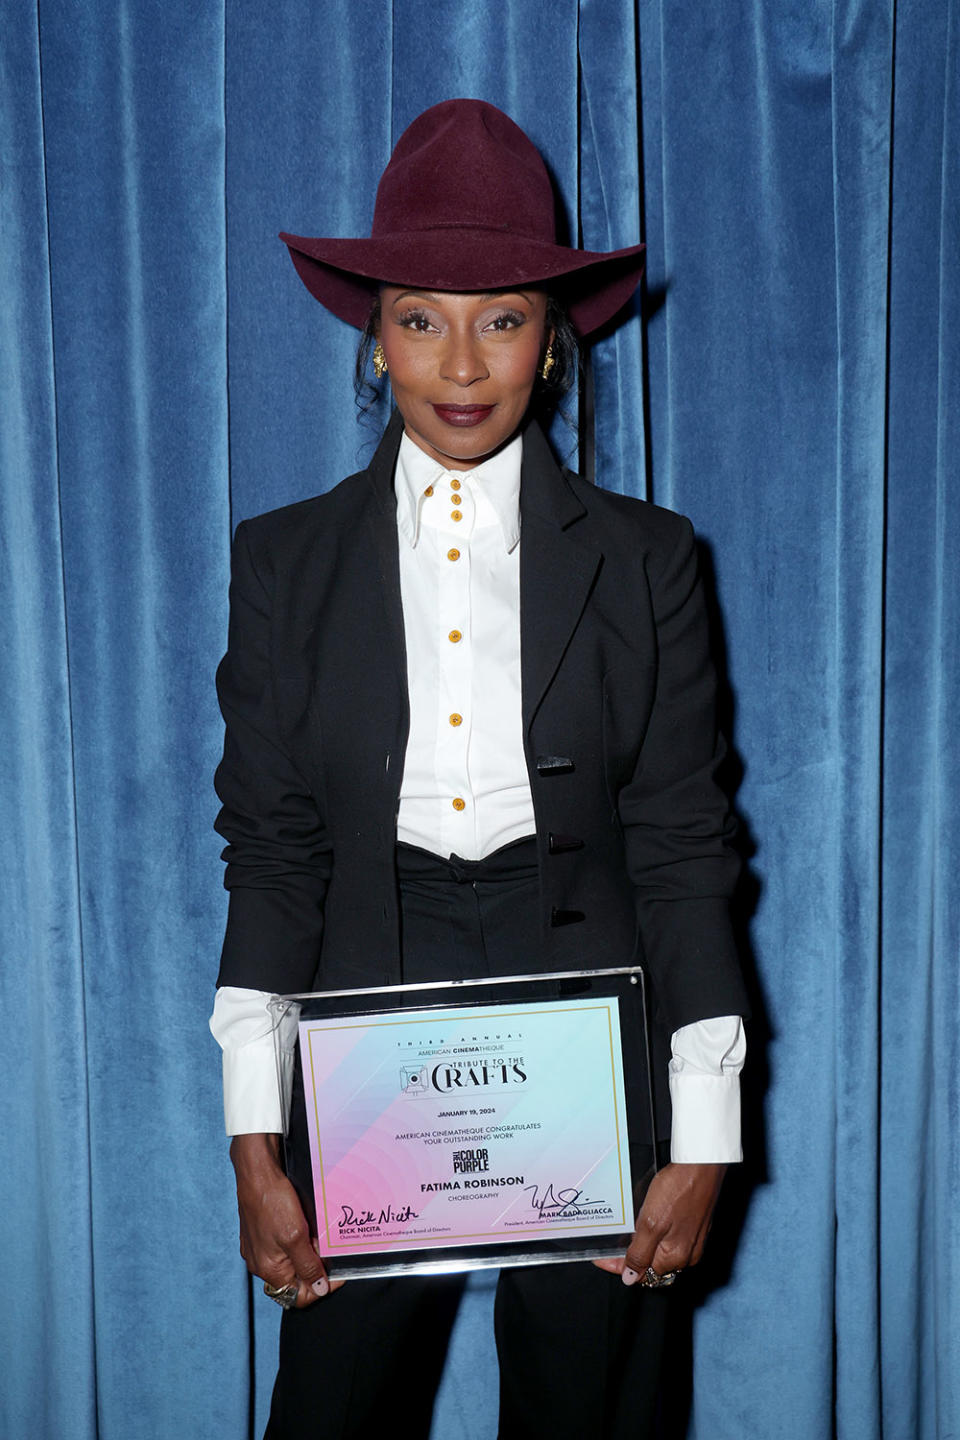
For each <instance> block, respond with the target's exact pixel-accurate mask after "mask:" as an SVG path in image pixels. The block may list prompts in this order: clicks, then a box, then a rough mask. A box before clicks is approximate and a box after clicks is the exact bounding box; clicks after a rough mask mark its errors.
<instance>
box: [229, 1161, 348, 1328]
mask: <svg viewBox="0 0 960 1440" xmlns="http://www.w3.org/2000/svg"><path fill="white" fill-rule="evenodd" d="M230 1159H231V1160H232V1161H233V1168H234V1170H235V1171H236V1176H237V1206H238V1208H239V1211H240V1254H241V1255H242V1256H243V1258H244V1260H245V1261H246V1262H247V1269H248V1270H249V1271H250V1272H251V1274H253V1275H259V1276H260V1278H261V1279H262V1280H266V1281H267V1282H268V1284H270V1285H274V1286H278V1287H279V1286H283V1285H292V1284H293V1283H294V1282H296V1283H297V1284H298V1285H299V1287H300V1291H299V1294H298V1295H297V1301H296V1304H297V1309H298V1310H301V1309H303V1308H304V1306H306V1305H312V1304H313V1303H314V1302H315V1301H316V1300H319V1299H320V1298H321V1296H324V1295H328V1294H330V1292H331V1291H333V1290H338V1289H339V1288H340V1286H341V1285H342V1284H343V1283H344V1282H343V1281H342V1280H328V1278H327V1272H326V1270H325V1269H324V1266H323V1261H322V1260H321V1259H320V1256H319V1255H318V1254H317V1251H316V1249H315V1248H314V1245H313V1243H312V1241H311V1239H310V1231H309V1228H308V1226H307V1221H306V1218H305V1216H304V1213H303V1210H302V1208H301V1206H300V1201H299V1200H298V1199H297V1192H296V1191H295V1190H294V1188H293V1186H292V1185H291V1184H290V1181H289V1180H288V1179H287V1177H286V1175H284V1173H283V1170H282V1168H281V1165H280V1137H279V1135H235V1136H234V1137H233V1140H232V1142H231V1145H230Z"/></svg>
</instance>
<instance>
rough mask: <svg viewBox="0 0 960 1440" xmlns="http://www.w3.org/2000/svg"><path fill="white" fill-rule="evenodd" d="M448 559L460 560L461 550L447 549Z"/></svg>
mask: <svg viewBox="0 0 960 1440" xmlns="http://www.w3.org/2000/svg"><path fill="white" fill-rule="evenodd" d="M447 559H448V560H459V559H460V551H459V550H448V551H447Z"/></svg>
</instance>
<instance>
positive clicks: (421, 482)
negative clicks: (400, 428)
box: [394, 432, 523, 552]
mask: <svg viewBox="0 0 960 1440" xmlns="http://www.w3.org/2000/svg"><path fill="white" fill-rule="evenodd" d="M522 458H523V439H522V437H521V436H520V435H515V436H514V438H513V439H512V440H511V441H510V444H509V445H505V446H504V447H503V449H502V450H498V451H497V453H496V455H491V457H490V459H489V460H484V461H483V463H482V464H481V465H475V466H474V468H473V469H472V470H456V471H453V470H446V469H445V467H444V466H443V465H441V464H440V463H439V461H437V460H432V459H431V458H430V456H429V455H428V454H427V453H426V451H424V450H421V449H420V446H419V445H417V444H416V443H415V441H413V440H411V439H410V437H409V435H407V434H406V432H404V435H403V439H402V440H401V441H400V451H399V454H398V455H397V469H396V475H395V480H394V484H395V487H396V492H397V529H398V530H399V532H400V534H401V535H402V536H403V538H404V539H405V540H406V542H407V544H408V545H409V546H410V547H411V548H413V547H414V546H416V544H417V541H418V540H419V539H420V512H421V510H422V508H423V504H424V501H425V500H426V499H427V498H428V496H427V494H426V492H427V490H428V489H430V487H431V486H435V485H436V484H437V482H438V481H439V480H440V479H441V478H442V476H444V475H453V474H456V475H457V476H458V478H459V479H460V481H461V483H462V484H463V485H464V486H469V487H471V488H473V487H475V492H479V493H481V494H482V495H483V496H484V497H485V498H486V499H487V500H488V501H489V502H490V504H491V505H492V507H493V509H494V511H495V513H496V516H497V522H498V523H499V526H500V532H501V534H502V535H503V543H504V547H505V549H506V550H507V551H508V552H509V551H511V550H512V549H513V548H514V546H515V545H516V544H517V542H518V541H519V539H520V463H521V460H522Z"/></svg>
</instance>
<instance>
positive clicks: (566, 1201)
mask: <svg viewBox="0 0 960 1440" xmlns="http://www.w3.org/2000/svg"><path fill="white" fill-rule="evenodd" d="M524 1190H525V1192H526V1193H527V1194H528V1195H529V1196H530V1208H531V1209H532V1210H536V1212H537V1214H538V1215H539V1216H540V1218H541V1220H542V1219H543V1217H544V1215H559V1214H561V1213H562V1214H568V1215H579V1214H581V1212H582V1211H584V1210H586V1209H588V1208H590V1207H592V1206H594V1205H606V1203H607V1202H606V1200H596V1199H593V1198H591V1197H590V1196H589V1195H586V1194H584V1192H583V1191H582V1190H578V1189H577V1188H576V1187H575V1186H573V1185H567V1186H563V1187H561V1188H560V1189H558V1190H555V1189H554V1186H553V1181H552V1180H551V1181H550V1184H549V1185H548V1186H547V1188H546V1189H545V1190H541V1189H540V1186H539V1185H525V1186H524Z"/></svg>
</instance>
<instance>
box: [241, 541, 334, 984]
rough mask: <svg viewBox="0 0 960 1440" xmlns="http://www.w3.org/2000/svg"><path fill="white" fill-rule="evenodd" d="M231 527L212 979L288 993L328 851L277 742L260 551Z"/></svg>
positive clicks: (300, 968)
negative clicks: (217, 942)
mask: <svg viewBox="0 0 960 1440" xmlns="http://www.w3.org/2000/svg"><path fill="white" fill-rule="evenodd" d="M252 533H253V532H252V531H251V527H250V526H249V525H248V524H246V523H244V524H241V525H240V526H238V528H237V533H236V536H235V539H234V544H233V557H232V577H231V583H230V631H229V639H228V647H227V653H226V655H225V656H224V658H223V660H222V661H221V664H220V667H219V669H218V671H217V691H218V695H219V699H220V708H221V710H222V711H223V717H224V720H225V722H226V736H225V740H224V752H223V760H222V761H221V763H220V765H219V767H218V769H217V773H216V780H215V784H216V788H217V794H218V795H219V797H220V799H221V801H222V802H223V808H222V809H221V811H220V814H219V816H218V818H217V821H216V828H217V830H218V831H219V833H220V834H221V835H222V836H223V837H224V839H225V840H226V841H227V846H226V849H225V850H224V852H223V858H224V860H226V862H227V869H226V873H225V876H224V884H225V885H226V887H227V889H228V890H229V891H230V907H229V913H228V919H227V930H226V936H225V939H224V945H223V954H222V957H221V962H220V974H219V978H218V982H217V983H218V984H219V985H242V986H249V987H250V988H252V989H262V988H264V973H265V969H264V965H265V957H269V975H270V986H271V988H273V989H276V990H278V991H281V992H285V993H290V992H295V991H301V990H308V989H310V987H311V984H312V981H313V978H314V975H315V972H316V969H317V957H318V954H319V950H320V938H321V934H322V930H323V903H324V896H325V894H326V890H327V884H328V882H329V878H330V874H331V869H332V854H331V846H330V844H329V841H328V837H327V834H326V830H325V827H324V824H323V820H322V818H321V815H320V811H319V807H318V804H317V800H316V797H315V794H314V793H313V791H312V790H311V787H310V785H309V784H308V782H307V780H306V779H305V777H304V776H303V774H302V773H301V772H300V770H299V769H298V767H297V766H296V765H295V764H294V762H293V760H292V759H291V756H290V754H289V751H288V749H287V747H286V746H285V744H284V741H283V738H282V735H281V729H280V724H279V718H278V711H277V703H276V697H275V695H274V690H273V679H272V674H273V667H272V664H271V651H272V634H271V610H272V606H271V591H272V582H273V576H272V574H271V573H270V572H271V567H270V563H269V560H268V559H267V557H266V555H265V554H263V555H258V556H257V559H256V560H255V558H254V554H253V551H252V546H251V535H252Z"/></svg>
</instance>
